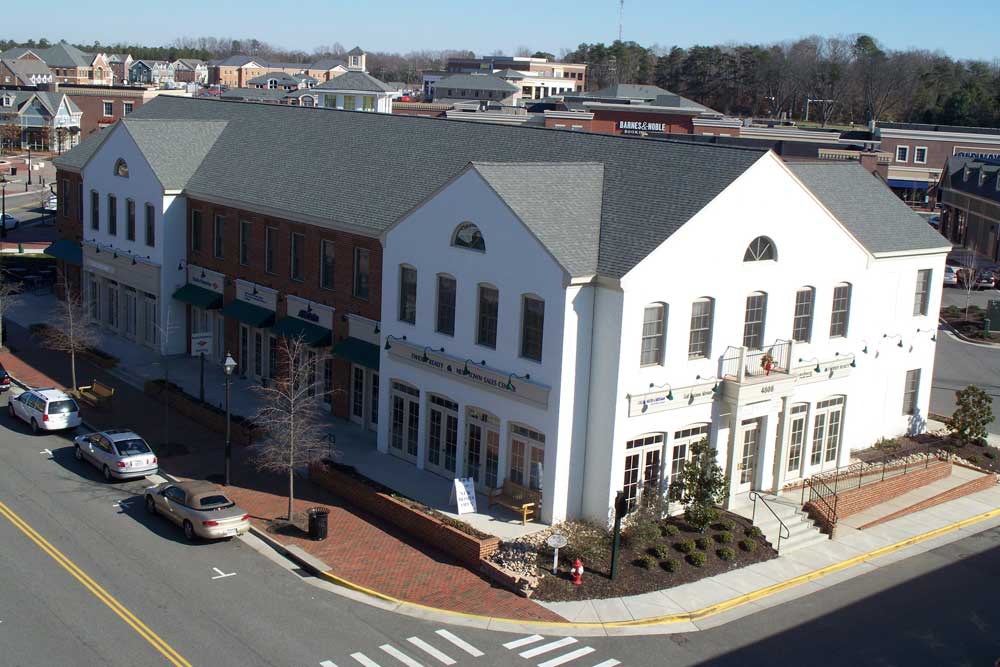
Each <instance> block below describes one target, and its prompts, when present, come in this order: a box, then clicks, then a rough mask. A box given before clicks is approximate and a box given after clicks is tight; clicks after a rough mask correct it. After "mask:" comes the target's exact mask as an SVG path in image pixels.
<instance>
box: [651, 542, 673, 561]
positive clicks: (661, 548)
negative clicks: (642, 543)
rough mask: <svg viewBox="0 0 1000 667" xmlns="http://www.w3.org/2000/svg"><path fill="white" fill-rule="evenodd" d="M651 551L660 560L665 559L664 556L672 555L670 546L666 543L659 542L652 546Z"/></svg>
mask: <svg viewBox="0 0 1000 667" xmlns="http://www.w3.org/2000/svg"><path fill="white" fill-rule="evenodd" d="M649 553H650V555H652V556H655V557H656V558H658V559H659V560H663V559H664V558H667V557H668V556H670V547H668V546H667V545H666V544H657V545H656V546H655V547H650V549H649Z"/></svg>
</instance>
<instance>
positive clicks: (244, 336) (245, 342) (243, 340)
mask: <svg viewBox="0 0 1000 667" xmlns="http://www.w3.org/2000/svg"><path fill="white" fill-rule="evenodd" d="M249 369H250V329H249V327H246V326H243V325H242V324H241V325H240V375H241V376H243V377H246V376H247V371H248V370H249Z"/></svg>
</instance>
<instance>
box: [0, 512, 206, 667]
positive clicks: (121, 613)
mask: <svg viewBox="0 0 1000 667" xmlns="http://www.w3.org/2000/svg"><path fill="white" fill-rule="evenodd" d="M0 515H2V516H3V517H4V518H6V519H7V520H8V521H10V522H11V523H12V524H14V526H15V527H16V528H17V529H18V530H20V531H21V532H22V533H24V534H25V535H26V536H27V537H28V539H30V540H31V541H32V542H34V543H35V544H36V545H37V546H38V548H39V549H41V550H42V551H44V552H45V553H47V554H48V555H49V556H51V557H52V560H54V561H55V562H57V563H59V565H61V566H62V568H63V569H64V570H66V571H67V572H69V573H70V574H71V575H73V578H74V579H76V580H77V581H79V582H80V583H81V584H82V585H83V587H84V588H86V589H87V590H88V591H90V592H91V593H92V594H93V595H94V597H96V598H97V599H98V600H100V601H101V602H103V603H104V604H105V605H107V606H108V608H109V609H111V611H113V612H115V614H117V615H118V617H119V618H121V619H122V620H123V621H125V622H126V623H127V624H128V625H129V627H131V628H132V629H133V630H135V631H136V632H137V633H138V634H139V636H140V637H142V638H143V639H145V640H146V641H147V642H149V644H150V645H151V646H152V647H153V648H155V649H156V650H157V651H159V652H160V653H161V654H163V657H164V658H166V659H167V661H168V662H170V664H172V665H174V667H191V663H189V662H188V661H187V660H185V659H184V658H183V657H182V656H181V655H180V654H179V653H178V652H177V651H175V650H174V649H172V648H170V646H169V645H168V644H167V642H165V641H163V640H162V639H161V638H160V637H159V636H157V634H156V633H155V632H153V631H152V630H150V629H149V628H148V627H147V626H146V624H145V623H143V622H142V621H140V620H139V619H138V618H136V616H135V614H133V613H132V612H130V611H129V610H128V609H126V608H125V607H124V606H123V605H122V603H120V602H118V600H116V599H115V598H113V597H112V596H111V594H110V593H108V592H107V591H106V590H104V589H103V588H101V586H100V585H99V584H98V583H97V582H96V581H94V580H93V579H91V578H90V577H89V576H87V574H86V573H85V572H84V571H83V570H81V569H80V568H79V567H77V566H76V564H74V563H73V561H71V560H70V559H69V558H67V557H66V556H64V555H63V554H62V553H61V552H60V551H59V550H58V549H56V548H55V547H54V546H52V545H51V544H49V542H48V541H47V540H46V539H45V538H44V537H42V536H41V535H39V534H38V533H37V532H36V531H35V529H34V528H32V527H31V526H29V525H28V524H27V523H26V522H25V521H24V519H22V518H21V517H19V516H18V515H17V514H15V513H14V512H13V511H12V510H11V509H10V508H9V507H7V505H5V504H4V503H2V502H0Z"/></svg>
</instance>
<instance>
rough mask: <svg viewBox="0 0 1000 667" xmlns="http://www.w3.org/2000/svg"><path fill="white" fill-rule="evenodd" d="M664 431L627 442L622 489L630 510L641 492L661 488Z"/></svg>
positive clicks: (654, 490)
mask: <svg viewBox="0 0 1000 667" xmlns="http://www.w3.org/2000/svg"><path fill="white" fill-rule="evenodd" d="M664 439H665V437H664V434H663V433H650V434H649V435H644V436H641V437H638V438H635V439H633V440H629V441H628V442H627V443H625V449H626V451H625V478H624V480H623V481H622V491H624V492H625V500H626V501H627V502H628V507H629V510H632V509H634V508H635V506H636V504H637V502H638V500H639V498H640V497H641V494H643V493H648V492H649V490H651V489H652V490H653V492H656V491H658V490H659V489H660V479H661V476H662V472H663V442H664Z"/></svg>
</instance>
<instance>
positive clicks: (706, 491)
mask: <svg viewBox="0 0 1000 667" xmlns="http://www.w3.org/2000/svg"><path fill="white" fill-rule="evenodd" d="M669 494H670V499H671V500H675V501H678V502H680V503H681V504H682V505H684V520H685V521H687V522H688V524H690V525H691V527H692V528H694V529H695V530H697V531H698V532H702V533H703V532H705V528H707V527H708V526H709V525H711V523H712V522H713V521H715V520H716V519H717V518H718V516H719V513H718V512H717V511H716V509H715V506H716V505H718V504H719V503H721V502H723V501H724V500H725V498H726V496H728V495H729V480H728V478H727V477H726V473H725V471H724V470H723V469H722V468H721V467H720V466H719V464H718V457H717V456H716V451H715V450H714V449H713V448H712V446H711V445H710V444H709V442H708V439H707V438H706V439H704V440H701V441H699V442H696V443H694V444H693V445H691V460H690V461H688V462H687V463H685V464H684V466H683V467H682V468H681V470H680V472H679V473H678V474H677V475H675V476H674V479H673V481H671V483H670V487H669Z"/></svg>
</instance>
